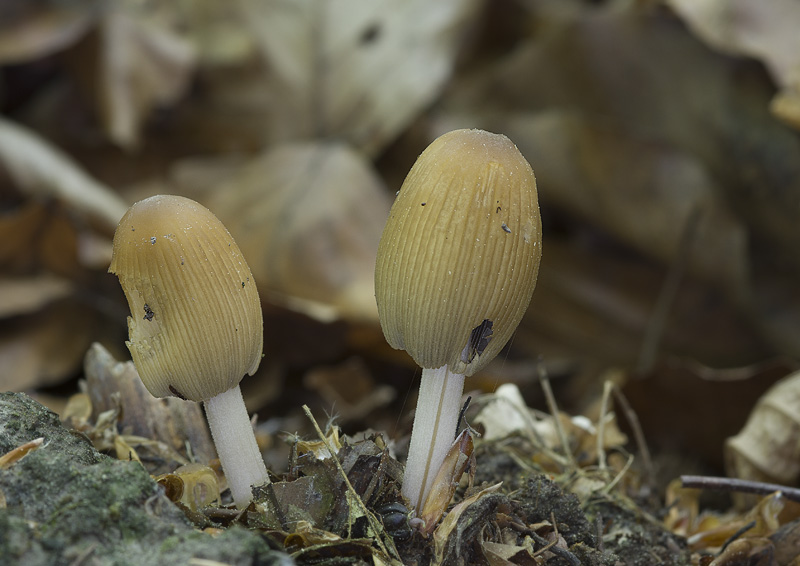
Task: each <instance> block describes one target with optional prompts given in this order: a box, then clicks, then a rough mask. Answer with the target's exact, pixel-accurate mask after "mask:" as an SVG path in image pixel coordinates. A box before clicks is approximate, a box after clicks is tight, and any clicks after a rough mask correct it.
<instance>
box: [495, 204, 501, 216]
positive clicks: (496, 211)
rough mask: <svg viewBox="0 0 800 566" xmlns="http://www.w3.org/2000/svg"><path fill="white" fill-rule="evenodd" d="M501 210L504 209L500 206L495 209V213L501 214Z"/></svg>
mask: <svg viewBox="0 0 800 566" xmlns="http://www.w3.org/2000/svg"><path fill="white" fill-rule="evenodd" d="M501 210H503V209H502V208H500V207H499V206H498V207H497V210H495V211H494V212H495V214H499V213H500V211H501Z"/></svg>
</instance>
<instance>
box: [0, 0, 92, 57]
mask: <svg viewBox="0 0 800 566" xmlns="http://www.w3.org/2000/svg"><path fill="white" fill-rule="evenodd" d="M99 6H100V3H99V2H96V1H95V0H69V1H66V2H61V1H57V2H52V1H48V0H5V1H4V2H3V4H2V6H0V64H5V65H8V64H21V63H25V62H29V61H34V60H36V59H40V58H43V57H47V56H48V55H51V54H52V53H55V52H58V51H60V50H62V49H64V48H66V47H68V46H69V45H71V44H73V43H74V42H75V41H77V40H78V39H79V38H80V37H81V36H83V35H84V34H85V33H86V31H87V30H88V29H89V27H90V26H91V25H92V23H93V22H94V21H95V19H96V17H97V14H98V12H99V10H98V8H99Z"/></svg>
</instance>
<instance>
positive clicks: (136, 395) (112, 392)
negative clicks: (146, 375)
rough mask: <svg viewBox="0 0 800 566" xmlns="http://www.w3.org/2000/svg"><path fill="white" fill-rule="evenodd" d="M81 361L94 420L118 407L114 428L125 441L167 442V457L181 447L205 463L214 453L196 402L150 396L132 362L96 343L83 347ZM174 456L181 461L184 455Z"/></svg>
mask: <svg viewBox="0 0 800 566" xmlns="http://www.w3.org/2000/svg"><path fill="white" fill-rule="evenodd" d="M84 366H85V372H86V391H87V393H88V395H89V397H90V398H91V401H92V414H93V415H94V418H95V420H96V421H99V419H100V415H101V414H103V413H105V412H107V411H112V410H119V412H120V414H119V430H120V431H121V432H122V433H124V435H126V437H127V438H128V440H127V442H133V441H134V440H135V442H136V443H137V444H138V445H147V446H149V447H150V448H152V449H155V450H156V451H159V452H164V450H162V448H161V446H162V445H163V446H167V447H169V449H170V450H172V451H173V452H174V453H173V454H170V457H171V458H174V457H175V455H176V454H182V455H183V456H179V458H181V457H182V458H188V454H187V447H188V449H189V450H190V451H191V454H192V455H194V457H195V458H197V460H198V461H200V462H205V463H207V462H210V461H211V460H213V459H214V458H215V457H216V450H215V449H214V445H213V443H212V441H211V435H210V433H209V431H208V426H207V425H206V421H205V417H204V416H203V412H202V409H201V408H200V406H199V405H198V404H197V403H192V402H188V401H181V400H180V399H177V398H174V397H169V398H165V399H157V398H155V397H153V396H152V395H151V394H150V392H149V391H147V389H146V388H145V387H144V385H143V384H142V381H141V379H139V377H138V373H137V372H136V368H135V366H134V365H133V362H130V361H127V362H118V361H117V360H116V359H114V357H113V356H112V355H111V354H110V353H109V352H108V350H106V349H105V348H104V347H103V346H101V345H100V344H98V343H95V344H93V345H92V347H91V348H89V350H88V352H87V354H86V359H85V361H84ZM145 440H147V442H145ZM150 442H153V443H154V444H149V443H150ZM159 443H160V444H159ZM176 462H177V463H178V464H183V463H186V461H185V460H184V461H180V460H176ZM161 466H162V468H161V469H160V470H159V471H162V472H163V471H170V470H172V469H174V467H175V466H173V467H171V468H170V467H169V463H168V462H162V463H161ZM163 468H166V470H164V469H163Z"/></svg>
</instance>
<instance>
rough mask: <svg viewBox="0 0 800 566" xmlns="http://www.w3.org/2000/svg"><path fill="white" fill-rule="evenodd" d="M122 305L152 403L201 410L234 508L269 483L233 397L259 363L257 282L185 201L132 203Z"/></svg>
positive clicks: (227, 241)
mask: <svg viewBox="0 0 800 566" xmlns="http://www.w3.org/2000/svg"><path fill="white" fill-rule="evenodd" d="M109 271H110V272H111V273H114V274H116V276H117V277H118V278H119V281H120V284H121V285H122V290H123V291H124V292H125V296H126V297H127V299H128V306H129V307H130V311H131V316H130V317H128V332H129V340H128V341H127V342H126V344H127V346H128V350H130V353H131V357H132V358H133V363H134V365H135V366H136V369H137V370H138V372H139V375H140V377H141V379H142V382H143V383H144V384H145V386H146V387H147V389H148V390H149V391H150V393H152V394H153V395H154V396H155V397H167V396H170V395H174V396H176V397H180V398H181V399H189V400H192V401H196V402H203V405H204V406H205V410H206V416H207V418H208V424H209V427H210V429H211V435H212V437H213V439H214V444H215V445H216V447H217V453H218V454H219V459H220V462H221V463H222V469H223V471H224V473H225V477H226V479H227V480H228V485H229V487H230V489H231V494H232V495H233V499H234V502H235V503H236V506H237V507H240V508H242V507H245V506H247V504H248V503H249V502H250V500H251V498H252V486H254V485H261V484H264V483H268V482H269V476H268V475H267V470H266V467H265V465H264V460H263V458H262V457H261V452H260V450H259V449H258V445H257V444H256V440H255V436H254V434H253V428H252V425H251V423H250V419H249V417H248V415H247V409H246V408H245V405H244V400H243V399H242V394H241V391H240V390H239V381H240V380H241V378H242V377H243V375H244V374H245V373H248V374H250V375H252V374H253V373H254V372H255V371H256V369H257V368H258V365H259V363H260V361H261V351H262V347H263V336H264V329H263V321H262V314H261V303H260V301H259V297H258V291H257V289H256V285H255V282H254V281H253V278H252V276H251V274H250V268H249V267H248V266H247V263H246V262H245V259H244V257H243V256H242V254H241V252H240V251H239V247H238V246H237V245H236V242H234V241H233V238H232V237H231V235H230V234H229V233H228V231H227V230H226V229H225V227H224V226H223V225H222V223H221V222H220V221H219V220H218V219H217V218H216V216H214V215H213V214H212V213H211V211H209V210H208V209H207V208H205V207H204V206H202V205H200V204H198V203H196V202H194V201H192V200H190V199H187V198H184V197H178V196H170V195H159V196H154V197H150V198H148V199H145V200H143V201H140V202H137V203H136V204H134V205H133V206H132V207H131V208H130V209H128V211H127V212H126V213H125V215H124V216H123V218H122V220H121V221H120V223H119V226H118V227H117V231H116V233H115V234H114V247H113V255H112V259H111V266H110V267H109Z"/></svg>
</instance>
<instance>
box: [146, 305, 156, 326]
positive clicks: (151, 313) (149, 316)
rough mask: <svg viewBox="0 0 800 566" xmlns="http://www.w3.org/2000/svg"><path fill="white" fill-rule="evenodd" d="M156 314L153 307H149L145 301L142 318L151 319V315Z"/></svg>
mask: <svg viewBox="0 0 800 566" xmlns="http://www.w3.org/2000/svg"><path fill="white" fill-rule="evenodd" d="M154 316H156V313H154V312H153V309H151V308H150V305H148V304H147V303H145V304H144V319H145V320H146V321H148V322H149V321H151V320H153V317H154Z"/></svg>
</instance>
